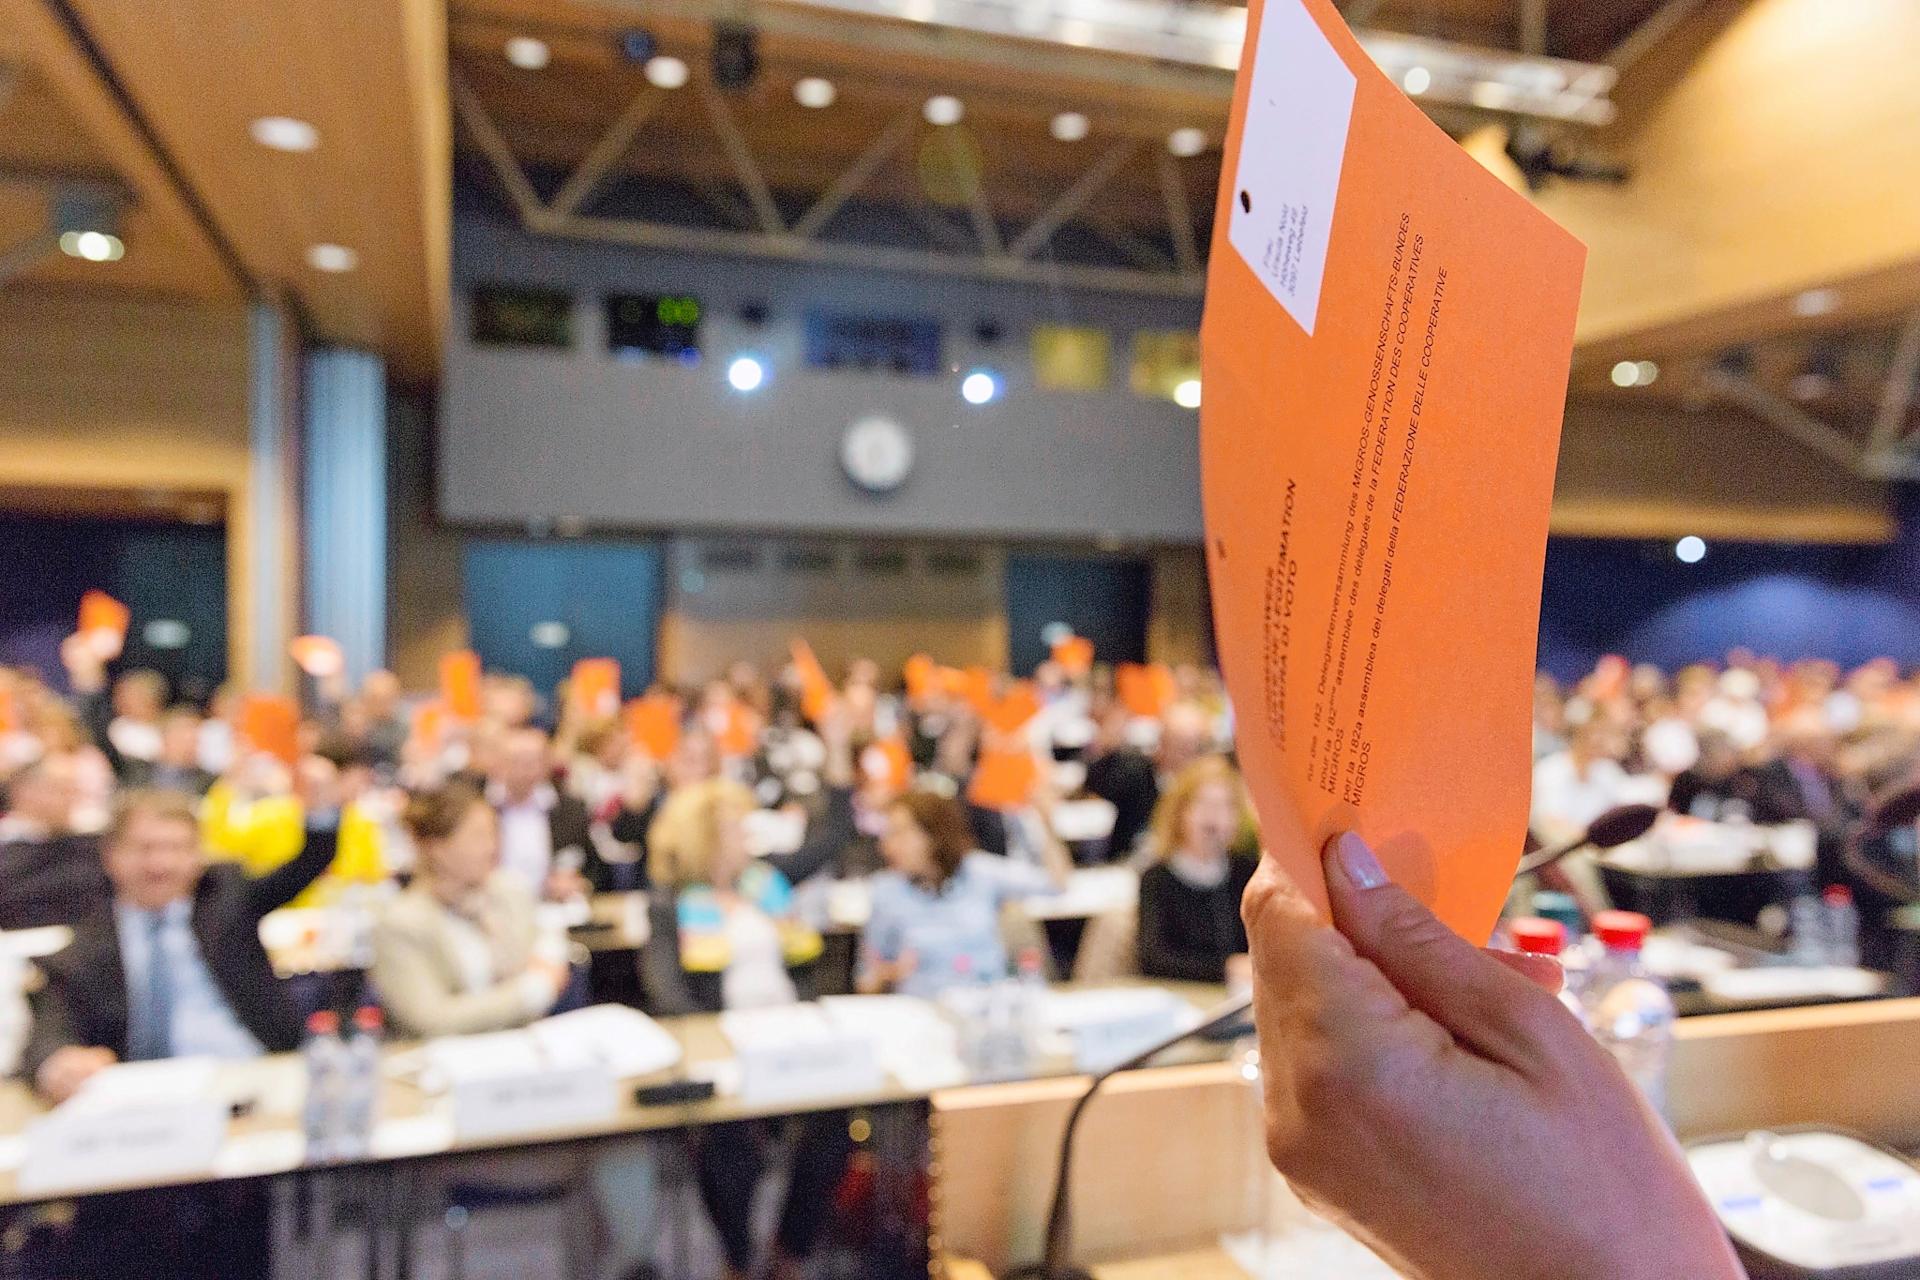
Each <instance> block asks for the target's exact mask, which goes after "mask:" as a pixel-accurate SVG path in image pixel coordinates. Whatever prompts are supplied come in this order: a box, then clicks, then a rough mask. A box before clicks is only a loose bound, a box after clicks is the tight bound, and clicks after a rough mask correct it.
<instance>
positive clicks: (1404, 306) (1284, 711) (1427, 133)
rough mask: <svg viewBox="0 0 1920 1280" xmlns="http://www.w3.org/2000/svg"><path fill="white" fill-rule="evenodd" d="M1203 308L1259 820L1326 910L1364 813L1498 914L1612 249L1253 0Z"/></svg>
mask: <svg viewBox="0 0 1920 1280" xmlns="http://www.w3.org/2000/svg"><path fill="white" fill-rule="evenodd" d="M1247 23H1248V32H1247V43H1246V48H1245V51H1244V53H1243V54H1242V61H1241V67H1240V76H1239V80H1238V82H1237V84H1236V86H1235V89H1234V104H1233V116H1232V121H1231V123H1230V125H1229V128H1228V132H1227V139H1226V143H1225V158H1224V162H1223V167H1222V171H1221V178H1220V197H1219V207H1218V213H1217V216H1216V218H1215V221H1214V244H1213V255H1212V261H1211V266H1210V268H1209V272H1208V280H1207V307H1206V318H1205V321H1204V323H1203V326H1202V332H1201V350H1202V353H1203V354H1202V360H1203V364H1202V377H1203V380H1204V385H1205V388H1206V391H1205V400H1204V403H1203V406H1202V409H1201V424H1200V425H1201V471H1202V481H1203V486H1204V491H1205V507H1206V524H1207V555H1208V568H1209V571H1210V574H1211V578H1212V583H1213V601H1214V616H1215V622H1216V625H1217V631H1218V637H1219V646H1220V657H1221V664H1222V667H1223V668H1224V670H1225V673H1226V677H1227V684H1228V688H1229V690H1230V691H1231V693H1232V695H1233V701H1234V706H1235V708H1236V709H1237V712H1238V724H1239V729H1238V734H1239V747H1240V753H1241V757H1242V760H1243V762H1244V764H1245V766H1246V771H1247V777H1248V782H1249V784H1250V786H1251V788H1252V791H1253V795H1254V800H1255V803H1256V807H1257V808H1258V810H1259V813H1260V820H1261V828H1262V836H1263V839H1264V842H1265V844H1266V846H1267V849H1268V852H1269V853H1270V854H1271V855H1272V856H1273V857H1276V858H1278V859H1279V860H1280V861H1281V863H1282V865H1283V866H1284V867H1285V868H1286V870H1287V871H1288V872H1289V873H1290V874H1291V875H1292V876H1293V878H1294V879H1295V880H1296V881H1298V882H1299V884H1300V887H1301V889H1302V890H1303V891H1304V892H1305V893H1306V894H1307V895H1308V896H1309V897H1310V898H1312V899H1313V900H1314V901H1315V902H1316V903H1317V904H1319V905H1320V906H1321V907H1322V909H1323V910H1324V906H1325V883H1324V881H1323V879H1322V875H1321V863H1320V848H1321V845H1322V843H1323V842H1324V840H1325V839H1326V838H1327V837H1328V836H1330V835H1331V834H1333V833H1335V832H1338V831H1341V830H1345V829H1357V830H1358V831H1359V832H1360V833H1361V834H1362V835H1364V836H1365V837H1366V838H1367V839H1368V840H1369V841H1371V842H1372V843H1373V845H1374V847H1375V848H1376V849H1377V850H1378V851H1379V853H1380V855H1381V860H1382V861H1383V862H1384V863H1385V864H1386V866H1387V869H1388V871H1389V872H1390V873H1391V874H1392V875H1393V876H1394V878H1395V879H1396V880H1398V881H1399V882H1400V883H1401V884H1403V885H1405V886H1407V887H1408V888H1409V889H1410V890H1411V891H1412V892H1414V893H1416V894H1417V895H1418V896H1419V897H1421V898H1422V899H1423V900H1425V901H1426V902H1427V903H1428V904H1429V905H1431V906H1432V907H1433V908H1434V909H1435V910H1436V911H1437V912H1438V913H1439V915H1440V916H1441V917H1442V918H1443V919H1444V920H1446V921H1447V923H1448V924H1450V925H1452V926H1453V928H1455V929H1456V930H1458V931H1459V932H1460V933H1462V934H1463V935H1465V936H1467V937H1469V938H1472V939H1474V940H1476V941H1480V940H1484V939H1485V938H1486V937H1487V935H1488V933H1489V931H1490V930H1491V928H1492V926H1493V923H1494V920H1495V918H1496V916H1497V914H1498V911H1499V908H1500V904H1501V901H1502V899H1503V898H1504V897H1505V895H1506V891H1507V887H1508V884H1509V881H1510V880H1511V878H1512V875H1513V871H1514V865H1515V862H1516V860H1517V859H1518V858H1519V856H1520V851H1521V844H1522V841H1523V840H1524V839H1525V836H1526V823H1527V790H1528V771H1529V764H1530V756H1529V749H1528V741H1529V723H1530V704H1531V695H1532V685H1533V661H1534V641H1535V630H1536V623H1537V619H1538V617H1539V608H1540V575H1541V568H1542V563H1543V560H1544V556H1545V549H1546V537H1547V508H1548V505H1549V503H1550V501H1551V498H1552V494H1553V472H1554V462H1555V457H1556V454H1557V452H1558V448H1559V436H1560V419H1561V413H1562V409H1563V407H1564V404H1565V400H1566V390H1567V365H1568V357H1569V354H1570V352H1571V350H1572V345H1573V323H1574V313H1575V310H1576V309H1577V307H1578V304H1579V296H1580V273H1581V269H1582V264H1583V262H1584V259H1585V250H1584V249H1582V247H1581V246H1580V244H1579V243H1578V242H1577V241H1575V240H1574V239H1573V237H1571V236H1570V235H1568V234H1567V233H1566V232H1565V231H1563V230H1561V229H1560V228H1559V227H1558V226H1556V225H1554V223H1553V222H1552V221H1551V220H1550V219H1548V218H1547V217H1546V216H1545V215H1544V214H1542V213H1541V212H1540V211H1539V210H1538V209H1536V208H1534V207H1533V206H1532V205H1531V204H1530V203H1529V202H1528V201H1527V199H1526V198H1525V197H1524V196H1522V195H1520V194H1518V193H1516V192H1514V191H1512V190H1509V189H1508V188H1507V187H1506V186H1504V185H1503V184H1502V183H1500V182H1499V181H1498V180H1497V179H1496V178H1495V177H1494V176H1493V175H1492V174H1490V173H1488V172H1487V171H1486V170H1484V169H1483V168H1481V166H1480V165H1479V164H1478V163H1476V162H1475V161H1474V160H1473V159H1472V158H1471V157H1469V156H1468V155H1467V154H1466V153H1465V152H1464V151H1462V150H1461V149H1460V148H1459V147H1458V146H1456V145H1455V144H1454V143H1453V141H1452V140H1451V139H1449V138H1448V137H1447V135H1446V134H1445V133H1443V132H1442V131H1441V130H1440V128H1439V127H1438V126H1436V125H1435V124H1434V123H1433V122H1432V121H1430V120H1428V119H1427V118H1426V116H1425V115H1424V114H1422V112H1421V111H1420V109H1419V108H1418V107H1416V106H1415V105H1414V104H1413V103H1412V102H1411V101H1409V100H1408V98H1407V97H1406V95H1404V94H1403V93H1401V92H1400V90H1399V89H1398V88H1397V87H1396V86H1395V85H1394V84H1393V82H1392V81H1391V80H1389V79H1388V78H1387V77H1386V76H1385V75H1383V74H1382V73H1381V72H1380V71H1379V70H1378V69H1377V68H1376V67H1375V66H1374V64H1373V63H1372V61H1371V60H1370V59H1369V58H1368V57H1367V55H1366V53H1365V52H1364V51H1363V50H1362V49H1361V47H1360V45H1359V43H1358V42H1357V41H1355V39H1354V38H1353V35H1352V33H1351V32H1349V31H1348V30H1347V28H1346V26H1345V24H1344V23H1343V22H1342V21H1341V20H1340V18H1339V16H1338V14H1336V13H1335V11H1334V7H1333V4H1332V0H1265V3H1261V0H1254V3H1253V4H1252V6H1251V8H1250V9H1249V12H1248V19H1247Z"/></svg>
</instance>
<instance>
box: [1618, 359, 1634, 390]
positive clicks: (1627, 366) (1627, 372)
mask: <svg viewBox="0 0 1920 1280" xmlns="http://www.w3.org/2000/svg"><path fill="white" fill-rule="evenodd" d="M1638 381H1640V366H1639V365H1637V364H1635V363H1634V362H1633V361H1631V360H1622V361H1621V362H1620V363H1618V364H1616V365H1614V366H1613V385H1614V386H1616V387H1630V386H1632V385H1633V384H1634V383H1636V382H1638Z"/></svg>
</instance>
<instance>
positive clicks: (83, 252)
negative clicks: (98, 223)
mask: <svg viewBox="0 0 1920 1280" xmlns="http://www.w3.org/2000/svg"><path fill="white" fill-rule="evenodd" d="M60 252H62V253H64V254H66V255H67V256H68V257H69V258H79V259H81V260H83V261H85V262H118V261H120V259H121V257H123V256H124V255H125V254H126V252H127V246H126V245H124V244H122V243H121V241H120V237H119V236H116V235H112V234H110V233H109V232H105V231H63V232H61V233H60Z"/></svg>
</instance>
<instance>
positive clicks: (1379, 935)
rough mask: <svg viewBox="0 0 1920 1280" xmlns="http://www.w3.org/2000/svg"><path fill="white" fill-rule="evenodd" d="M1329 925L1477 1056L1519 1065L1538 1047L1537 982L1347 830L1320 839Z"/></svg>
mask: <svg viewBox="0 0 1920 1280" xmlns="http://www.w3.org/2000/svg"><path fill="white" fill-rule="evenodd" d="M1323 857H1324V860H1325V863H1326V877H1327V897H1328V900H1329V902H1330V903H1331V905H1332V907H1333V923H1334V927H1335V928H1337V929H1338V930H1339V931H1340V932H1341V933H1342V934H1344V935H1346V938H1347V940H1348V941H1349V942H1351V943H1352V944H1353V949H1354V950H1355V951H1356V952H1358V953H1359V954H1360V955H1362V956H1364V957H1366V959H1368V960H1370V961H1372V962H1373V965H1374V967H1375V968H1377V969H1379V970H1380V972H1381V973H1382V974H1384V975H1385V976H1386V979H1387V981H1389V982H1391V983H1392V984H1393V985H1394V986H1395V987H1396V988H1398V989H1399V991H1400V994H1401V995H1402V996H1404V997H1405V998H1406V1001H1407V1003H1408V1004H1410V1005H1412V1006H1413V1007H1414V1008H1416V1009H1418V1010H1420V1011H1421V1012H1422V1013H1424V1014H1426V1015H1427V1016H1428V1017H1430V1018H1432V1019H1433V1020H1434V1021H1435V1022H1437V1023H1439V1024H1440V1025H1441V1026H1442V1027H1445V1028H1446V1029H1447V1031H1448V1032H1450V1033H1451V1034H1452V1035H1453V1038H1454V1039H1455V1040H1457V1041H1459V1042H1460V1043H1461V1044H1463V1045H1465V1046H1466V1047H1468V1048H1470V1049H1472V1050H1474V1051H1475V1052H1477V1053H1479V1054H1480V1055H1482V1056H1483V1057H1487V1058H1492V1059H1495V1060H1496V1061H1500V1062H1506V1063H1512V1064H1518V1063H1520V1062H1526V1061H1533V1060H1536V1059H1537V1058H1538V1056H1539V1053H1540V1052H1541V1050H1542V1049H1543V1048H1544V1046H1543V1044H1542V1042H1541V1040H1540V1037H1539V1034H1538V1028H1539V1026H1540V1025H1541V1020H1540V1018H1539V1016H1538V1015H1539V1010H1540V1007H1541V1004H1542V1003H1543V1002H1545V1003H1551V1000H1550V998H1549V997H1548V996H1547V994H1546V993H1545V992H1544V991H1543V990H1542V989H1541V987H1540V986H1538V985H1536V984H1535V983H1534V982H1532V981H1530V980H1529V979H1528V978H1527V977H1524V976H1522V975H1521V974H1520V973H1518V972H1516V971H1515V970H1514V969H1512V968H1510V967H1508V965H1506V964H1504V963H1502V962H1501V961H1499V960H1495V959H1494V958H1493V957H1492V956H1490V955H1488V954H1487V953H1486V952H1484V951H1482V950H1481V949H1480V948H1479V947H1476V946H1474V945H1473V944H1472V943H1470V942H1468V941H1467V940H1466V939H1464V938H1462V937H1461V936H1460V935H1459V934H1457V933H1455V932H1454V931H1453V930H1452V929H1449V928H1448V927H1447V926H1446V924H1445V923H1444V922H1442V921H1441V919H1440V918H1439V917H1438V916H1436V915H1434V914H1433V912H1431V911H1429V910H1428V909H1427V907H1426V906H1425V904H1423V903H1422V902H1421V901H1420V900H1419V899H1418V898H1415V897H1414V896H1413V895H1412V894H1410V893H1408V892H1407V891H1406V890H1405V889H1402V888H1401V887H1400V886H1399V885H1396V884H1394V883H1393V882H1392V881H1391V880H1390V879H1388V878H1387V873H1386V870H1385V868H1383V867H1382V866H1381V865H1380V860H1379V859H1378V858H1376V857H1375V856H1374V854H1373V850H1372V849H1370V848H1369V847H1368V846H1367V843H1366V842H1365V841H1364V840H1362V839H1361V838H1360V837H1359V836H1358V835H1356V834H1355V833H1353V832H1351V831H1349V832H1347V833H1345V834H1344V835H1340V836H1336V837H1335V838H1334V839H1332V840H1330V841H1328V842H1327V847H1326V849H1325V851H1324V853H1323Z"/></svg>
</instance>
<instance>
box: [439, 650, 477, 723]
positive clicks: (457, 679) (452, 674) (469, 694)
mask: <svg viewBox="0 0 1920 1280" xmlns="http://www.w3.org/2000/svg"><path fill="white" fill-rule="evenodd" d="M440 701H441V702H443V703H445V704H446V707H447V714H448V715H450V716H452V717H453V718H454V719H455V720H469V721H471V720H478V719H479V718H480V655H479V654H477V653H475V652H474V651H473V650H471V649H458V650H455V651H454V652H452V653H448V654H442V655H441V657H440Z"/></svg>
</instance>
